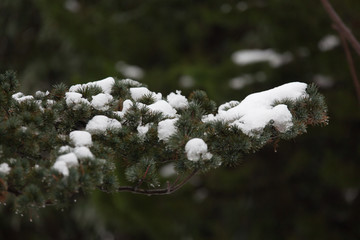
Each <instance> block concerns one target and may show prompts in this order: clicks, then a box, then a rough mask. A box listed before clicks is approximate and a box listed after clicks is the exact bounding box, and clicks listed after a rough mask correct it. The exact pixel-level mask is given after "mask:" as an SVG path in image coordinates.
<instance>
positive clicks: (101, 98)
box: [91, 93, 113, 111]
mask: <svg viewBox="0 0 360 240" xmlns="http://www.w3.org/2000/svg"><path fill="white" fill-rule="evenodd" d="M112 100H113V97H112V96H111V95H110V94H108V93H99V94H97V95H95V96H92V101H91V106H93V107H94V108H95V109H96V110H100V111H105V110H108V109H109V104H110V103H111V101H112Z"/></svg>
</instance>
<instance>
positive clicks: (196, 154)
mask: <svg viewBox="0 0 360 240" xmlns="http://www.w3.org/2000/svg"><path fill="white" fill-rule="evenodd" d="M185 153H186V156H187V159H188V160H190V161H194V162H197V161H199V160H200V159H203V160H209V159H211V158H212V156H213V155H212V154H211V153H209V152H208V146H207V144H206V143H205V142H204V140H202V139H201V138H193V139H190V140H189V141H188V142H187V143H186V145H185Z"/></svg>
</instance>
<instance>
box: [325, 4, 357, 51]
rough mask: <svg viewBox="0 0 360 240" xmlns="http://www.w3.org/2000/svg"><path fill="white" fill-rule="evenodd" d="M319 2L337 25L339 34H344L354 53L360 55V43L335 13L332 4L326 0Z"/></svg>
mask: <svg viewBox="0 0 360 240" xmlns="http://www.w3.org/2000/svg"><path fill="white" fill-rule="evenodd" d="M320 1H321V3H322V4H323V6H324V9H325V11H326V12H327V13H328V15H329V17H330V18H331V20H333V22H334V23H335V25H336V26H337V29H338V31H339V33H340V35H342V36H344V37H345V38H346V39H347V40H348V41H349V43H350V44H351V46H352V47H353V48H354V49H355V51H356V53H357V54H358V55H359V56H360V43H359V41H358V40H357V39H356V37H355V36H354V34H353V33H352V32H351V30H350V29H349V28H348V27H347V26H346V25H345V23H344V22H343V21H342V20H341V18H340V17H339V15H338V14H337V13H336V11H335V10H334V8H333V7H332V5H331V4H330V2H329V1H328V0H320Z"/></svg>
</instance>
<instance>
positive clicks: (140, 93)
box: [130, 87, 162, 101]
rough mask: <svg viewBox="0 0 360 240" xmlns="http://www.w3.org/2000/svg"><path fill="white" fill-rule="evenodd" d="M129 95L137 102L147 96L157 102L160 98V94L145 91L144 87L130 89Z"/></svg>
mask: <svg viewBox="0 0 360 240" xmlns="http://www.w3.org/2000/svg"><path fill="white" fill-rule="evenodd" d="M130 94H131V97H132V98H133V99H134V100H135V101H138V100H139V99H140V98H142V97H144V96H149V95H151V96H152V97H153V98H154V99H155V101H159V100H160V99H161V98H162V94H161V93H154V92H151V91H150V90H149V89H147V88H146V87H134V88H130Z"/></svg>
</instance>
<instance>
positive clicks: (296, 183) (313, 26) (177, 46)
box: [0, 0, 360, 240]
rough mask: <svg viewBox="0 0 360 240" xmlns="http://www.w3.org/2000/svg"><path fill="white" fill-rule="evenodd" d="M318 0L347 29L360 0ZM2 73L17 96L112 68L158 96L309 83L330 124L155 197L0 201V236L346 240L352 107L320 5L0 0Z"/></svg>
mask: <svg viewBox="0 0 360 240" xmlns="http://www.w3.org/2000/svg"><path fill="white" fill-rule="evenodd" d="M332 3H333V4H334V7H335V8H336V9H337V11H338V12H339V14H340V15H341V16H342V17H343V19H344V21H345V22H346V23H347V24H348V26H349V27H350V28H351V29H353V31H354V34H355V35H356V36H357V37H358V38H360V30H359V29H360V18H359V12H360V1H358V0H341V1H340V0H333V1H332ZM245 49H272V50H273V53H277V55H276V56H277V57H278V58H279V59H280V60H281V61H283V62H281V63H282V64H279V65H280V66H277V67H274V66H273V65H272V64H269V62H266V61H264V62H259V63H255V64H247V65H241V64H237V63H236V61H234V57H236V54H235V55H234V53H235V52H237V51H239V50H245ZM354 56H355V54H354ZM270 63H271V62H270ZM355 64H356V66H360V65H359V64H360V62H359V57H358V56H356V57H355ZM6 69H14V70H16V71H17V72H18V76H19V79H20V81H21V86H22V89H21V90H22V91H23V92H26V93H31V94H33V93H34V92H35V90H47V89H50V88H51V86H52V85H54V84H56V83H59V82H64V83H66V84H67V85H68V86H70V85H72V84H75V83H82V82H89V81H95V80H99V79H102V78H105V77H107V76H114V77H118V78H133V79H135V80H139V81H141V82H143V83H146V84H147V85H148V86H149V88H150V90H152V91H157V92H162V93H163V95H165V96H166V94H168V93H169V92H171V91H175V90H176V89H179V90H182V92H183V93H184V94H186V95H187V94H189V93H190V92H191V91H192V90H194V89H203V90H205V91H206V92H207V93H208V95H209V97H210V98H211V99H213V100H215V101H216V102H217V103H218V104H219V105H220V104H221V103H223V102H225V101H229V100H241V99H243V98H244V97H245V96H246V95H247V94H249V93H252V92H255V91H262V90H266V89H268V88H272V87H275V86H278V85H280V84H283V83H287V82H291V81H302V82H306V83H312V82H315V83H317V84H318V86H319V90H320V92H321V93H323V94H324V95H325V97H326V101H327V104H328V107H329V115H330V124H329V126H327V127H324V128H320V127H312V128H310V129H309V133H307V134H305V135H303V136H300V137H298V138H296V139H295V140H294V141H290V142H282V143H280V147H279V148H278V151H277V152H274V149H273V148H272V147H267V148H265V149H263V150H261V151H260V152H258V153H256V154H251V155H246V156H244V161H243V163H242V164H241V165H240V166H237V167H235V168H224V167H222V168H220V169H217V170H214V171H211V172H209V173H207V174H206V175H200V176H196V177H195V178H194V179H193V180H192V181H191V182H190V183H188V184H187V185H186V186H185V187H184V188H183V189H181V190H179V191H178V192H176V193H174V194H172V195H169V196H159V197H148V196H140V195H133V194H129V193H119V194H113V195H108V194H104V193H100V192H94V193H93V194H91V195H87V196H85V197H84V198H82V199H78V200H77V202H76V203H74V205H73V206H70V207H69V208H68V209H62V210H58V209H53V208H51V207H48V208H45V209H41V210H39V211H31V212H29V213H28V214H27V215H26V216H24V217H21V216H18V215H14V214H13V212H12V210H11V209H8V208H7V207H4V206H1V207H0V239H106V240H110V239H181V240H192V239H194V240H195V239H216V240H218V239H244V240H258V239H259V240H260V239H261V240H267V239H274V240H278V239H291V240H297V239H329V240H332V239H334V240H335V239H354V240H355V239H360V192H359V187H360V173H359V171H360V161H359V160H360V159H359V156H360V139H359V134H360V121H359V120H360V114H359V113H360V109H359V104H358V103H357V102H356V95H355V91H354V88H353V85H352V80H351V77H350V74H349V70H348V65H347V62H346V59H345V55H344V52H343V49H342V47H341V45H340V44H339V39H338V38H337V37H336V32H335V31H334V30H333V29H332V28H331V22H330V20H329V19H328V16H327V15H326V13H325V11H324V10H323V8H322V5H321V4H320V1H302V0H293V1H286V0H243V1H231V0H206V1H205V0H197V1H190V0H148V1H140V0H122V1H116V0H103V1H95V0H89V1H85V0H54V1H48V0H1V1H0V71H1V72H4V71H5V70H6ZM358 71H359V72H360V68H358ZM30 219H32V222H30V221H29V220H30Z"/></svg>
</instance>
